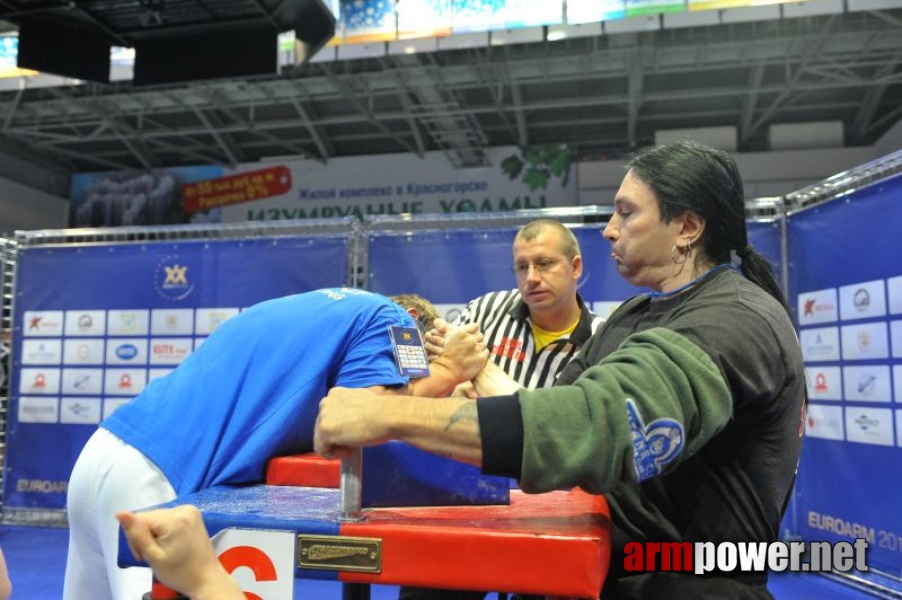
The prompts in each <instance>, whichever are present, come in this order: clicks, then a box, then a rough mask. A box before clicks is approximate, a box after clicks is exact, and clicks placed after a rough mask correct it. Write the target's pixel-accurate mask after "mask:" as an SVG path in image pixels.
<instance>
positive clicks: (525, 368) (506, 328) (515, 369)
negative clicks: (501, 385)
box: [455, 290, 604, 389]
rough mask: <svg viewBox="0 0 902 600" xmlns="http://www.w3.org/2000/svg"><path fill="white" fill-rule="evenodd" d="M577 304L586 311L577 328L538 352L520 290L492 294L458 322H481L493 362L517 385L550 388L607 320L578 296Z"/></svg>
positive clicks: (469, 308) (473, 304)
mask: <svg viewBox="0 0 902 600" xmlns="http://www.w3.org/2000/svg"><path fill="white" fill-rule="evenodd" d="M576 301H577V302H578V303H579V307H580V309H581V310H582V314H581V315H580V317H579V323H577V325H576V329H574V330H573V333H571V334H570V336H569V337H567V336H565V337H561V338H558V339H557V340H555V341H553V342H551V343H550V344H548V345H547V346H545V347H544V348H542V350H541V351H540V352H538V353H537V352H536V343H535V339H534V338H533V335H532V323H531V321H530V319H529V307H528V306H527V305H526V303H525V302H523V299H522V297H521V295H520V291H519V290H505V291H500V292H490V293H488V294H485V295H484V296H480V297H479V298H476V299H475V300H471V301H470V302H469V303H468V304H467V307H466V308H465V309H464V311H463V312H462V313H461V315H460V317H458V319H457V320H456V321H455V323H457V324H463V323H478V324H479V328H480V330H482V333H483V334H484V335H485V338H486V343H487V344H488V348H489V352H490V353H491V354H490V356H491V358H492V360H493V361H494V362H495V364H497V365H498V366H499V367H501V368H502V369H503V370H504V372H505V373H507V374H508V375H510V376H511V377H512V378H513V379H515V380H516V381H517V383H519V384H520V385H522V386H523V387H525V388H530V389H534V388H542V387H550V386H551V385H553V384H554V380H555V379H556V378H557V376H558V374H559V373H560V372H561V371H562V370H563V369H564V367H565V366H567V363H568V362H570V360H571V359H572V358H573V357H574V356H576V353H577V352H578V351H579V349H580V348H582V347H583V344H585V343H586V340H588V339H589V336H591V335H592V334H593V333H594V332H595V330H596V329H598V326H599V325H600V324H601V323H602V322H603V321H604V319H603V318H601V317H599V316H598V315H596V314H595V313H593V312H592V311H590V310H589V309H588V308H587V307H586V304H585V302H583V299H582V298H580V297H579V295H578V294H577V296H576Z"/></svg>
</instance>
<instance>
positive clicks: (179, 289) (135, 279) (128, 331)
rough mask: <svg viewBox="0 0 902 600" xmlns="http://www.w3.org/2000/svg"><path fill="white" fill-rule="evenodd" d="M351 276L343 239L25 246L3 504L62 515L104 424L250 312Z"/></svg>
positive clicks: (19, 275) (16, 318) (19, 282)
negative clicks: (87, 448) (73, 479)
mask: <svg viewBox="0 0 902 600" xmlns="http://www.w3.org/2000/svg"><path fill="white" fill-rule="evenodd" d="M347 276H348V241H347V238H345V237H341V236H334V237H327V236H296V237H280V238H272V239H242V240H215V241H211V240H202V241H179V242H153V243H132V244H111V245H107V244H98V245H79V246H55V247H33V248H23V249H20V251H19V264H18V272H17V281H16V283H17V294H16V312H15V314H14V315H13V316H14V328H13V339H12V343H13V363H12V370H11V380H10V409H9V429H8V437H7V452H8V455H7V457H6V467H7V472H6V477H5V478H4V485H5V489H4V495H3V500H4V505H5V506H8V507H20V508H49V509H59V508H63V507H64V506H65V501H66V488H67V482H68V479H69V473H70V472H71V470H72V466H73V465H74V463H75V459H76V458H77V456H78V453H79V452H80V451H81V448H82V446H83V445H84V443H85V442H86V441H87V439H88V437H89V436H90V435H91V434H92V433H93V432H94V431H95V430H96V428H97V424H98V423H99V422H100V421H101V420H102V419H103V418H105V417H106V416H108V415H109V414H110V413H111V412H112V411H114V410H115V409H116V408H117V407H118V406H120V405H122V404H123V403H125V402H128V401H129V399H131V398H132V397H134V396H135V395H137V394H138V393H140V392H141V390H142V389H143V388H144V386H146V385H147V383H148V382H150V381H151V380H153V379H154V378H156V377H160V376H163V375H165V374H166V373H168V372H169V371H171V370H172V369H174V368H175V367H176V366H177V365H178V364H179V363H180V362H181V361H182V360H184V358H185V357H186V356H187V355H188V354H190V353H191V352H193V351H194V349H195V348H196V347H197V346H198V345H200V344H201V343H203V340H204V339H205V338H206V337H207V336H208V335H210V333H212V332H213V331H214V330H215V329H216V327H218V326H219V325H220V324H221V323H222V322H224V321H225V320H226V319H228V318H230V317H232V316H234V315H236V314H238V313H239V312H240V311H241V310H242V309H244V308H246V307H248V306H251V305H253V304H256V303H258V302H261V301H263V300H268V299H270V298H276V297H279V296H285V295H288V294H294V293H299V292H304V291H308V290H312V289H317V288H322V287H332V286H341V285H345V284H346V281H347Z"/></svg>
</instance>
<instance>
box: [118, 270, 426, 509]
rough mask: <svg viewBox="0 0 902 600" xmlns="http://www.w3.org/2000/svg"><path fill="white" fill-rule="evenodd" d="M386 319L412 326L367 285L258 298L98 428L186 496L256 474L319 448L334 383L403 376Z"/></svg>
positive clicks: (357, 384)
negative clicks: (322, 407)
mask: <svg viewBox="0 0 902 600" xmlns="http://www.w3.org/2000/svg"><path fill="white" fill-rule="evenodd" d="M390 325H402V326H405V327H413V326H415V325H414V321H413V319H412V318H411V317H410V316H409V315H408V314H407V312H406V311H405V310H404V309H403V308H401V307H400V306H398V305H396V304H394V303H393V302H391V301H390V300H389V299H388V298H386V297H384V296H380V295H378V294H373V293H370V292H365V291H362V290H354V289H345V288H333V289H325V290H317V291H313V292H308V293H304V294H297V295H294V296H287V297H284V298H279V299H276V300H269V301H267V302H262V303H260V304H257V305H255V306H253V307H251V308H249V309H247V310H245V311H243V312H241V313H240V314H238V315H237V316H235V317H233V318H231V319H229V320H228V321H226V322H225V323H223V324H222V325H221V326H220V327H218V328H217V329H216V330H215V331H214V332H213V334H212V335H211V336H210V337H209V338H207V339H206V340H205V341H204V343H203V344H201V345H200V347H198V348H197V350H196V351H195V352H194V353H192V354H191V355H189V356H188V357H187V358H186V359H185V360H184V362H182V363H181V364H180V365H179V366H178V368H176V369H175V370H174V371H172V372H171V373H170V374H168V375H167V376H165V377H163V378H161V379H156V380H154V381H152V382H151V383H150V384H149V385H148V386H147V387H146V388H145V389H144V391H143V392H142V393H141V394H140V395H139V396H137V397H136V398H135V399H134V400H132V401H131V402H129V403H127V404H125V405H123V406H121V407H119V408H118V409H117V410H116V412H114V413H113V414H112V415H110V417H109V418H107V419H106V420H105V421H104V422H103V423H101V426H102V427H104V428H106V429H108V430H109V431H111V432H112V433H113V434H115V435H116V436H118V437H119V438H121V439H122V440H123V441H125V442H126V443H128V444H130V445H131V446H133V447H135V448H137V449H138V450H140V451H141V452H142V453H143V454H144V455H145V456H147V458H149V459H150V460H151V461H153V462H154V464H156V465H157V467H159V468H160V470H161V471H162V472H163V474H164V475H166V477H167V478H168V479H169V482H170V483H171V484H172V486H173V488H175V491H176V492H177V493H178V494H179V495H181V494H186V493H190V492H194V491H197V490H199V489H204V488H207V487H210V486H214V485H219V484H240V483H249V482H256V481H261V480H262V479H263V477H264V475H265V468H266V463H267V461H268V460H269V459H270V458H272V457H273V456H280V455H285V454H295V453H300V452H309V451H311V450H312V449H313V427H314V425H315V423H316V417H317V414H318V411H319V401H320V400H321V399H322V398H323V397H324V396H325V395H326V394H327V393H328V390H329V388H331V387H334V386H342V387H350V388H363V387H369V386H375V385H385V386H397V385H404V384H406V383H407V382H408V379H407V378H406V377H403V376H401V375H400V374H399V371H398V366H397V363H396V361H395V357H394V352H393V350H392V346H391V343H390V338H389V330H388V328H389V326H390Z"/></svg>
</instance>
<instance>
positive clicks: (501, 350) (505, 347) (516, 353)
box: [492, 337, 526, 362]
mask: <svg viewBox="0 0 902 600" xmlns="http://www.w3.org/2000/svg"><path fill="white" fill-rule="evenodd" d="M492 354H494V355H496V356H500V357H502V358H512V359H514V360H517V361H520V362H523V361H524V360H526V353H525V352H524V351H523V344H522V343H521V342H520V340H518V339H516V338H506V337H502V338H501V341H500V342H499V343H497V344H495V345H494V346H492Z"/></svg>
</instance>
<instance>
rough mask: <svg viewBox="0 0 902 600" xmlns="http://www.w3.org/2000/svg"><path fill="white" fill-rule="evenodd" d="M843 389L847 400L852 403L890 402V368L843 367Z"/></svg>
mask: <svg viewBox="0 0 902 600" xmlns="http://www.w3.org/2000/svg"><path fill="white" fill-rule="evenodd" d="M843 381H844V382H845V386H844V388H843V392H844V396H845V398H846V400H849V401H851V402H889V401H890V400H891V399H892V396H891V392H890V380H889V366H888V365H868V366H856V367H843Z"/></svg>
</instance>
